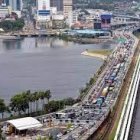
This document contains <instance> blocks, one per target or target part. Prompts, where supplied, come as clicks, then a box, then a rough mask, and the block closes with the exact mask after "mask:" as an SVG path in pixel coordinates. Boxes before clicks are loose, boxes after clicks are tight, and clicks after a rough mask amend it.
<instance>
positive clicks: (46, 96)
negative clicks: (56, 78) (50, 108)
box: [45, 90, 52, 103]
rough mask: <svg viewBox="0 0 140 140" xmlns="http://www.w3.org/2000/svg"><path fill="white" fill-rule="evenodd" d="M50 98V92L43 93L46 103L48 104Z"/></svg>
mask: <svg viewBox="0 0 140 140" xmlns="http://www.w3.org/2000/svg"><path fill="white" fill-rule="evenodd" d="M51 97H52V95H51V91H50V90H46V91H45V98H46V99H47V102H48V103H49V100H50V98H51Z"/></svg>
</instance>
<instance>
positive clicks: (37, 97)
mask: <svg viewBox="0 0 140 140" xmlns="http://www.w3.org/2000/svg"><path fill="white" fill-rule="evenodd" d="M33 95H34V99H35V102H36V112H37V111H38V101H39V98H40V97H39V94H38V92H36V91H35V92H34V93H33Z"/></svg>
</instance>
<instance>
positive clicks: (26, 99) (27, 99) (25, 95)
mask: <svg viewBox="0 0 140 140" xmlns="http://www.w3.org/2000/svg"><path fill="white" fill-rule="evenodd" d="M22 97H23V99H24V103H23V104H24V106H26V107H25V108H27V109H28V114H29V113H30V90H27V91H26V92H23V93H22ZM25 112H26V110H25Z"/></svg>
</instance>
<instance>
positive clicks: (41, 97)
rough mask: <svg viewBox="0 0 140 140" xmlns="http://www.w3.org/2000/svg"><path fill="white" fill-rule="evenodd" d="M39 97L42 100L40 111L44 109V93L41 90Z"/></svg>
mask: <svg viewBox="0 0 140 140" xmlns="http://www.w3.org/2000/svg"><path fill="white" fill-rule="evenodd" d="M39 97H40V99H41V102H42V111H43V110H44V99H45V93H44V92H43V91H39Z"/></svg>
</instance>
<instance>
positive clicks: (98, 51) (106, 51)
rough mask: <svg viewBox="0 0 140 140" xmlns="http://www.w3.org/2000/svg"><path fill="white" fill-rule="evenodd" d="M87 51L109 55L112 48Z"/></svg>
mask: <svg viewBox="0 0 140 140" xmlns="http://www.w3.org/2000/svg"><path fill="white" fill-rule="evenodd" d="M87 52H88V53H94V54H99V55H104V56H108V55H110V54H111V52H112V50H106V49H102V50H88V51H87Z"/></svg>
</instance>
